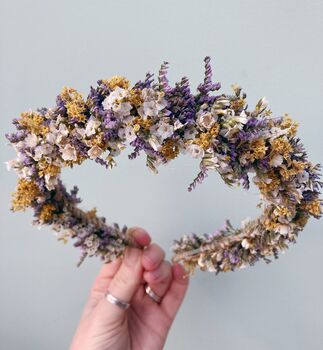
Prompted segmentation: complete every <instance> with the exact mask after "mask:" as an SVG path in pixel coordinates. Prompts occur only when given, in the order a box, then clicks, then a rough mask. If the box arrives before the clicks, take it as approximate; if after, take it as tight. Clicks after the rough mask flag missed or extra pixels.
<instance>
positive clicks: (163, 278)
mask: <svg viewBox="0 0 323 350" xmlns="http://www.w3.org/2000/svg"><path fill="white" fill-rule="evenodd" d="M143 278H144V280H145V281H146V282H147V284H148V285H149V287H150V288H151V289H152V291H153V292H154V293H155V294H157V295H158V296H159V297H161V298H162V297H163V296H164V295H165V293H166V292H167V290H168V288H169V286H170V283H171V280H172V265H171V263H170V262H169V261H167V260H165V261H163V262H162V263H161V264H160V265H159V266H158V267H157V268H156V269H155V270H152V271H145V272H144V275H143ZM146 296H147V298H149V299H151V298H150V297H149V295H146Z"/></svg>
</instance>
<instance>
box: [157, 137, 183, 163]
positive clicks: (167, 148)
mask: <svg viewBox="0 0 323 350" xmlns="http://www.w3.org/2000/svg"><path fill="white" fill-rule="evenodd" d="M160 152H161V153H162V154H163V156H164V157H165V158H166V159H167V160H171V159H174V158H176V157H177V155H178V153H179V148H178V146H177V144H176V142H175V141H174V140H172V139H167V140H166V141H165V143H164V144H163V145H162V147H161V150H160Z"/></svg>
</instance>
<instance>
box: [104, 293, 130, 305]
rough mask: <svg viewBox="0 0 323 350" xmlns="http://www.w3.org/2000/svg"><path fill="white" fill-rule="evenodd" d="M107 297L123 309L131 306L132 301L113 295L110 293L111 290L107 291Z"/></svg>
mask: <svg viewBox="0 0 323 350" xmlns="http://www.w3.org/2000/svg"><path fill="white" fill-rule="evenodd" d="M106 299H107V300H108V301H109V302H110V303H111V304H114V305H117V306H119V307H120V308H121V309H128V307H129V306H130V303H127V302H125V301H123V300H121V299H118V298H116V297H115V296H113V295H112V294H110V293H109V292H108V293H107V296H106Z"/></svg>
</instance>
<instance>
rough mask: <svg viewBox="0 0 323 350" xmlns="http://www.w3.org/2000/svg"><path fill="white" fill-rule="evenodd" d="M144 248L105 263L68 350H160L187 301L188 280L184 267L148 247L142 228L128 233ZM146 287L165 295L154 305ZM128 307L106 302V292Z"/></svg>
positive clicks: (148, 238) (155, 247)
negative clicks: (123, 307) (185, 298)
mask: <svg viewBox="0 0 323 350" xmlns="http://www.w3.org/2000/svg"><path fill="white" fill-rule="evenodd" d="M130 231H131V234H132V236H133V238H134V239H135V241H136V243H138V244H139V245H140V246H141V247H142V248H143V249H139V248H132V247H131V248H130V247H128V248H127V249H126V253H125V257H124V259H122V258H120V257H119V258H118V259H116V260H115V261H113V262H111V263H109V264H104V266H103V267H102V269H101V271H100V273H99V274H98V276H97V277H96V279H95V282H94V284H93V286H92V288H91V291H90V295H89V299H88V301H87V303H86V305H85V307H84V310H83V313H82V316H81V319H80V321H79V325H78V327H77V330H76V333H75V335H74V338H73V341H72V344H71V347H70V350H109V349H113V350H128V349H129V350H130V349H131V350H136V349H138V350H139V349H144V350H158V349H162V348H163V346H164V344H165V341H166V338H167V334H168V331H169V329H170V326H171V325H172V323H173V321H174V318H175V316H176V314H177V311H178V309H179V307H180V305H181V303H182V301H183V299H184V296H185V293H186V290H187V287H188V284H189V277H188V276H187V275H186V272H185V269H184V268H183V266H182V265H180V264H176V265H172V264H171V263H170V262H169V261H165V260H164V258H165V252H164V251H163V250H162V249H161V248H160V247H159V246H158V245H157V244H150V242H151V238H150V236H149V234H148V233H147V232H146V231H145V230H144V229H142V228H131V229H130ZM145 283H148V284H149V286H150V287H151V289H152V290H153V291H154V292H155V293H156V294H157V295H159V296H161V297H162V301H161V303H159V304H158V303H156V302H155V301H153V300H152V299H151V298H150V297H149V296H148V295H147V294H146V292H145ZM108 291H109V293H111V294H112V295H113V296H115V297H117V298H118V299H121V300H123V301H125V302H127V303H130V304H131V305H130V307H129V308H128V309H122V308H120V307H119V306H117V305H114V304H112V303H110V302H109V301H107V300H106V294H107V293H108Z"/></svg>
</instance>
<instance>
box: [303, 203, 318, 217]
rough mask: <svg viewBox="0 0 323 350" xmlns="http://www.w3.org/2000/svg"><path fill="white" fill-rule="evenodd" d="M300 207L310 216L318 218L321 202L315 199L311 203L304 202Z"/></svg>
mask: <svg viewBox="0 0 323 350" xmlns="http://www.w3.org/2000/svg"><path fill="white" fill-rule="evenodd" d="M301 207H302V209H304V210H306V211H308V212H309V213H310V214H311V215H314V216H319V215H321V214H322V211H321V201H320V200H319V199H315V200H313V201H311V202H305V203H303V204H302V206H301Z"/></svg>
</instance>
